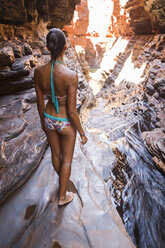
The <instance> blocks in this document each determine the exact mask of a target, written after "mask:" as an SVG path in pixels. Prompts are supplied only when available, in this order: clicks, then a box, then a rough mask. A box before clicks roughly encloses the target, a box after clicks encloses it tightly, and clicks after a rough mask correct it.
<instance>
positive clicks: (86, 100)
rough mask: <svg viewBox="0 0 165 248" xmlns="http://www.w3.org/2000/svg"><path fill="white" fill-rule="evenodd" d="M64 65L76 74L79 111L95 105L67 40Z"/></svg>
mask: <svg viewBox="0 0 165 248" xmlns="http://www.w3.org/2000/svg"><path fill="white" fill-rule="evenodd" d="M65 63H66V65H67V67H68V68H69V69H71V70H74V71H76V72H77V73H78V80H79V85H78V91H77V98H78V102H79V103H80V104H81V106H82V107H81V111H83V109H85V108H88V107H92V106H94V105H95V103H96V99H95V97H94V95H93V91H92V89H91V88H90V86H89V84H88V82H87V80H86V78H85V75H84V74H83V70H82V68H81V66H80V64H79V62H78V60H77V55H76V52H75V50H74V48H73V47H72V45H71V42H70V40H69V39H68V40H67V50H66V53H65Z"/></svg>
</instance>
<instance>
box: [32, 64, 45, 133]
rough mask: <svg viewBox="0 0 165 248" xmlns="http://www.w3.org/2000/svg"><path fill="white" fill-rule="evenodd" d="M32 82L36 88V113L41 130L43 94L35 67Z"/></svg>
mask: <svg viewBox="0 0 165 248" xmlns="http://www.w3.org/2000/svg"><path fill="white" fill-rule="evenodd" d="M34 82H35V90H36V95H37V109H38V113H39V116H40V121H41V127H42V130H43V131H44V109H45V103H44V94H43V92H42V90H41V89H40V87H39V84H38V82H39V76H38V70H37V69H35V71H34Z"/></svg>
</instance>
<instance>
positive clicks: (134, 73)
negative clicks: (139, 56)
mask: <svg viewBox="0 0 165 248" xmlns="http://www.w3.org/2000/svg"><path fill="white" fill-rule="evenodd" d="M131 58H132V52H131V54H130V56H129V57H128V59H127V60H126V61H125V63H124V66H123V68H122V70H121V72H120V73H119V75H118V77H117V78H116V80H115V85H116V86H118V85H119V84H120V83H121V82H122V81H127V82H132V83H135V84H139V83H141V82H142V81H143V80H144V77H143V72H144V70H145V68H146V63H143V64H142V66H141V67H140V68H138V67H135V65H134V63H133V62H132V59H131Z"/></svg>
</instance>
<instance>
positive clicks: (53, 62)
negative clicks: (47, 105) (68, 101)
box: [50, 61, 66, 114]
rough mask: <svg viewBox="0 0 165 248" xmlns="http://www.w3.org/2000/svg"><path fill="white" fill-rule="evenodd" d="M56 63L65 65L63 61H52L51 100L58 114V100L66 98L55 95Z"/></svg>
mask: <svg viewBox="0 0 165 248" xmlns="http://www.w3.org/2000/svg"><path fill="white" fill-rule="evenodd" d="M55 63H61V64H63V62H62V61H52V68H51V79H50V80H51V98H52V102H53V103H54V107H55V109H56V113H57V114H58V113H59V102H58V98H66V95H65V96H56V95H55V90H54V84H53V68H54V64H55Z"/></svg>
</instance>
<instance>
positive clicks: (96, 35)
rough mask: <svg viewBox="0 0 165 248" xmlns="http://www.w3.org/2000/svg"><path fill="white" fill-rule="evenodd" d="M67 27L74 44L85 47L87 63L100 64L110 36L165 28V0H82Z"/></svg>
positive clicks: (154, 31) (130, 34)
mask: <svg viewBox="0 0 165 248" xmlns="http://www.w3.org/2000/svg"><path fill="white" fill-rule="evenodd" d="M96 16H99V18H96ZM107 24H108V26H107ZM64 30H66V31H67V32H68V36H69V37H70V39H71V42H72V45H73V46H74V47H76V46H81V47H82V48H83V49H84V50H85V57H86V60H87V62H88V64H89V65H90V66H93V67H98V68H99V66H100V63H101V60H102V57H103V54H104V52H105V47H106V44H107V42H108V38H112V37H119V36H132V35H134V34H136V35H140V34H152V33H164V32H165V1H163V0H125V1H119V0H100V2H98V3H97V5H96V3H95V1H93V0H89V1H87V0H82V1H81V4H79V5H77V6H76V9H75V14H74V17H73V19H72V22H71V25H69V26H65V27H64Z"/></svg>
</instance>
